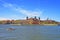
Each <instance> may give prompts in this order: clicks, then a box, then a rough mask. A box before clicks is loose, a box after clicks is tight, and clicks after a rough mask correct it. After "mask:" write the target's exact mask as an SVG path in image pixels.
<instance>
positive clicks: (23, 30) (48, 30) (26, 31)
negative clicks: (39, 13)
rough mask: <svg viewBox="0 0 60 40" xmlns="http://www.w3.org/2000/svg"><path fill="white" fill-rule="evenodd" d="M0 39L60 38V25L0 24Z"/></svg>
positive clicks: (57, 39)
mask: <svg viewBox="0 0 60 40" xmlns="http://www.w3.org/2000/svg"><path fill="white" fill-rule="evenodd" d="M9 28H13V29H15V30H9ZM0 40H60V26H39V25H31V26H27V25H25V26H17V25H0Z"/></svg>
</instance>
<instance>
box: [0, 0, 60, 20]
mask: <svg viewBox="0 0 60 40" xmlns="http://www.w3.org/2000/svg"><path fill="white" fill-rule="evenodd" d="M26 16H28V17H34V16H37V18H38V17H41V19H45V20H46V19H47V18H49V19H50V20H51V19H52V20H56V21H60V0H0V20H5V19H25V17H26Z"/></svg>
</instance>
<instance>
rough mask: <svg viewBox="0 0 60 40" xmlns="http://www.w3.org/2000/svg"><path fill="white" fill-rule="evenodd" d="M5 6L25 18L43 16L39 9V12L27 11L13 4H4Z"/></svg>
mask: <svg viewBox="0 0 60 40" xmlns="http://www.w3.org/2000/svg"><path fill="white" fill-rule="evenodd" d="M3 6H4V7H7V8H10V9H11V10H13V11H16V12H17V13H18V12H19V13H21V14H23V15H25V16H29V17H33V16H37V17H39V16H40V15H41V14H42V11H40V10H39V9H38V11H31V10H26V9H23V8H21V7H19V6H17V5H14V4H11V3H6V2H4V4H3ZM14 18H15V17H14Z"/></svg>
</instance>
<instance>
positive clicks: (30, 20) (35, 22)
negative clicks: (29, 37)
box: [0, 16, 60, 25]
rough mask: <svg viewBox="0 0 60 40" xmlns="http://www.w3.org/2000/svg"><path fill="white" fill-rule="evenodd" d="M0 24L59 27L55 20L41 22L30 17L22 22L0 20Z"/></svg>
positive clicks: (59, 23)
mask: <svg viewBox="0 0 60 40" xmlns="http://www.w3.org/2000/svg"><path fill="white" fill-rule="evenodd" d="M0 24H12V25H60V22H57V21H55V20H49V19H48V18H47V19H46V20H41V19H40V17H38V18H37V17H36V16H35V17H34V18H33V17H31V18H28V17H26V19H24V20H1V21H0Z"/></svg>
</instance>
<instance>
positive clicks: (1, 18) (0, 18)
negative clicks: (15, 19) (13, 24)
mask: <svg viewBox="0 0 60 40" xmlns="http://www.w3.org/2000/svg"><path fill="white" fill-rule="evenodd" d="M0 20H8V18H4V17H0Z"/></svg>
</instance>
